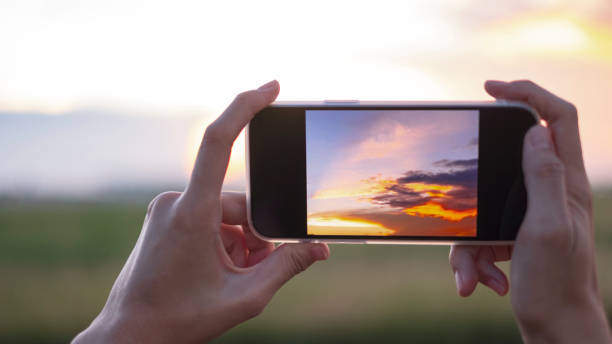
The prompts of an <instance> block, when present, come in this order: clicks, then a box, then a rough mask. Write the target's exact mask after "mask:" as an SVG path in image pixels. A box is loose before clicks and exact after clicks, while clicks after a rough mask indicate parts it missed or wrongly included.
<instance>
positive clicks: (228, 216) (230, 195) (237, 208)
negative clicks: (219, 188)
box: [221, 192, 248, 225]
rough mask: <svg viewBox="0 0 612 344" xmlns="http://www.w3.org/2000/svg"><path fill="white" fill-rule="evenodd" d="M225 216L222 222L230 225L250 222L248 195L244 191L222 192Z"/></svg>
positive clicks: (222, 205)
mask: <svg viewBox="0 0 612 344" xmlns="http://www.w3.org/2000/svg"><path fill="white" fill-rule="evenodd" d="M221 207H222V209H223V216H222V218H221V222H223V223H225V224H228V225H244V224H246V223H247V222H248V220H247V210H246V195H245V194H244V193H243V192H223V193H221Z"/></svg>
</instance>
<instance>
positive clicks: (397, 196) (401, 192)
mask: <svg viewBox="0 0 612 344" xmlns="http://www.w3.org/2000/svg"><path fill="white" fill-rule="evenodd" d="M370 200H371V201H372V202H374V203H376V204H384V205H388V206H391V207H394V208H404V209H405V208H412V207H415V206H417V205H422V204H425V203H427V202H428V201H429V200H431V197H429V196H426V195H425V194H424V193H423V192H416V191H413V190H412V189H410V188H408V187H406V186H403V185H400V184H393V185H390V186H388V187H387V188H386V192H385V193H383V194H382V195H379V196H375V197H373V198H371V199H370Z"/></svg>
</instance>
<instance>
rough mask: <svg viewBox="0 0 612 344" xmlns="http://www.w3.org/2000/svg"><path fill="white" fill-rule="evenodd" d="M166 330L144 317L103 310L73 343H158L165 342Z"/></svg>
mask: <svg viewBox="0 0 612 344" xmlns="http://www.w3.org/2000/svg"><path fill="white" fill-rule="evenodd" d="M164 328H165V327H163V326H159V325H156V324H153V323H150V321H147V320H146V319H143V318H142V317H137V316H129V315H128V314H126V313H123V312H119V311H117V312H108V311H106V310H103V311H102V312H101V313H100V314H99V315H98V316H97V317H96V318H95V319H94V321H92V323H91V324H90V325H89V326H88V327H87V328H86V329H85V330H83V332H81V333H79V334H78V335H77V336H76V337H75V339H74V340H73V342H72V343H73V344H80V343H118V344H121V343H142V342H146V343H158V342H162V341H164V340H165V337H164V333H163V329H164Z"/></svg>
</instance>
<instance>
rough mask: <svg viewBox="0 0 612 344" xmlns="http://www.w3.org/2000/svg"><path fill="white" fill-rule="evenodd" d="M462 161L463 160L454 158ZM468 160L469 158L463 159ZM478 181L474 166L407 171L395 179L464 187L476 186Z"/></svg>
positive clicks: (405, 181) (403, 181)
mask: <svg viewBox="0 0 612 344" xmlns="http://www.w3.org/2000/svg"><path fill="white" fill-rule="evenodd" d="M456 161H464V160H456ZM465 161H470V160H465ZM477 181H478V169H477V168H475V167H471V168H467V169H462V170H458V171H449V172H439V173H433V172H424V171H408V172H406V173H404V176H403V177H401V178H398V179H397V182H398V183H400V184H403V183H423V184H438V185H453V186H462V187H465V188H476V183H477Z"/></svg>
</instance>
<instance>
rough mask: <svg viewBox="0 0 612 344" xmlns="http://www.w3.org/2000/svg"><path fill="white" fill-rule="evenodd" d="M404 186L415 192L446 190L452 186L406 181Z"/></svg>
mask: <svg viewBox="0 0 612 344" xmlns="http://www.w3.org/2000/svg"><path fill="white" fill-rule="evenodd" d="M406 186H407V187H409V188H411V189H412V190H413V191H416V192H422V191H431V190H435V191H442V192H447V191H450V190H451V189H452V188H453V186H452V185H438V184H425V183H408V184H406Z"/></svg>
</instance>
